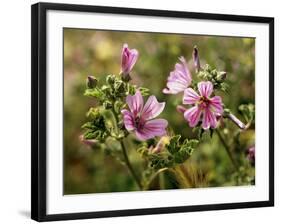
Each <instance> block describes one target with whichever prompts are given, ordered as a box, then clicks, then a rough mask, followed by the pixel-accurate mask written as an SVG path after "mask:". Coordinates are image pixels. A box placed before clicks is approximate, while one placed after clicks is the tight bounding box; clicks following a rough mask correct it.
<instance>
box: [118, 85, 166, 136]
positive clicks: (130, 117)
mask: <svg viewBox="0 0 281 224" xmlns="http://www.w3.org/2000/svg"><path fill="white" fill-rule="evenodd" d="M126 102H127V104H128V107H129V110H126V109H124V110H122V111H121V113H122V114H123V121H124V125H125V128H126V129H127V130H128V131H133V132H134V133H135V135H136V137H137V138H138V139H139V140H141V141H142V140H147V139H151V138H154V137H155V136H163V135H165V134H166V127H167V126H168V122H167V121H166V120H165V119H154V118H155V117H157V116H158V115H159V114H160V113H161V112H162V111H163V109H164V107H165V102H163V103H158V101H157V99H156V97H155V96H150V97H149V98H148V99H147V102H146V103H145V105H143V97H142V95H141V92H140V91H139V90H137V91H136V94H135V95H133V96H132V95H129V96H127V98H126Z"/></svg>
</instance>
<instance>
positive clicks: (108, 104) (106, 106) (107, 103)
mask: <svg viewBox="0 0 281 224" xmlns="http://www.w3.org/2000/svg"><path fill="white" fill-rule="evenodd" d="M103 107H104V109H106V110H107V109H111V108H112V103H111V102H110V101H105V102H104V103H103Z"/></svg>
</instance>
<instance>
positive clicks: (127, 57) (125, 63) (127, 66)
mask: <svg viewBox="0 0 281 224" xmlns="http://www.w3.org/2000/svg"><path fill="white" fill-rule="evenodd" d="M138 56H139V52H138V51H137V50H136V49H130V48H129V47H128V44H124V45H123V49H122V54H121V72H120V73H121V74H122V75H123V76H125V77H126V76H128V74H129V73H130V72H131V70H132V69H133V67H134V65H135V63H136V61H137V59H138Z"/></svg>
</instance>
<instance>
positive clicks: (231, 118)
mask: <svg viewBox="0 0 281 224" xmlns="http://www.w3.org/2000/svg"><path fill="white" fill-rule="evenodd" d="M226 116H227V118H228V119H229V120H231V121H232V122H233V123H234V124H236V125H237V126H238V127H239V128H240V129H242V130H243V129H245V128H246V126H245V124H244V123H243V122H242V121H240V120H239V119H238V118H237V117H236V116H235V115H234V114H232V113H227V114H226Z"/></svg>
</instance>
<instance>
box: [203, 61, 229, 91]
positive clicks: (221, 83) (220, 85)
mask: <svg viewBox="0 0 281 224" xmlns="http://www.w3.org/2000/svg"><path fill="white" fill-rule="evenodd" d="M226 75H227V73H226V72H224V71H218V70H217V69H212V68H211V66H210V65H208V64H206V65H205V66H204V67H203V68H202V69H201V70H200V71H199V72H198V77H199V78H201V79H204V80H206V81H210V82H212V83H213V85H214V88H215V89H219V90H222V91H224V92H225V91H227V87H228V86H227V84H226V83H225V79H226Z"/></svg>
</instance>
